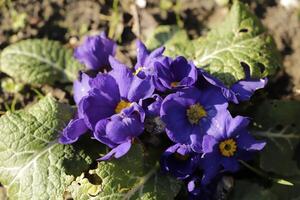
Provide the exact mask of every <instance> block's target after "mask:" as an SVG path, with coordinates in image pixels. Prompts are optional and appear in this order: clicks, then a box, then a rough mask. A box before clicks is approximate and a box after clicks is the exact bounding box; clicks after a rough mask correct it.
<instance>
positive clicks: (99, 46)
mask: <svg viewBox="0 0 300 200" xmlns="http://www.w3.org/2000/svg"><path fill="white" fill-rule="evenodd" d="M116 46H117V45H116V43H115V42H114V41H112V40H110V39H108V38H107V37H106V35H105V33H104V32H103V33H101V34H100V35H96V36H89V37H87V38H86V39H85V41H84V43H83V44H82V45H80V46H78V47H77V48H76V49H75V51H74V57H75V58H76V59H78V60H79V62H81V63H83V64H85V66H86V67H87V68H88V69H92V70H100V69H103V68H105V67H109V62H108V57H109V56H110V55H112V56H114V55H115V53H116Z"/></svg>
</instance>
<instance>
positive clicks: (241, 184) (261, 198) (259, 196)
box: [229, 180, 279, 200]
mask: <svg viewBox="0 0 300 200" xmlns="http://www.w3.org/2000/svg"><path fill="white" fill-rule="evenodd" d="M229 199H230V200H279V198H278V197H277V196H276V195H274V194H273V193H272V192H271V191H270V189H268V188H264V187H263V186H261V185H258V184H257V183H255V182H250V181H245V180H238V181H236V182H235V187H234V190H233V192H232V195H231V196H230V197H229Z"/></svg>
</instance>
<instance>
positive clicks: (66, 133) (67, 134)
mask: <svg viewBox="0 0 300 200" xmlns="http://www.w3.org/2000/svg"><path fill="white" fill-rule="evenodd" d="M87 131H88V128H87V126H86V125H85V123H84V120H83V119H72V120H71V121H70V122H69V124H68V125H67V127H66V128H64V130H63V132H62V134H61V136H60V138H59V142H60V143H62V144H70V143H73V142H76V141H77V140H78V138H79V137H80V136H81V135H83V134H84V133H86V132H87Z"/></svg>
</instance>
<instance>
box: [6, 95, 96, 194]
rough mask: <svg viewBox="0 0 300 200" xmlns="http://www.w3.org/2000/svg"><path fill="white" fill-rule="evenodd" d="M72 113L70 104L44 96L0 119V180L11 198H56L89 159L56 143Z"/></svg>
mask: <svg viewBox="0 0 300 200" xmlns="http://www.w3.org/2000/svg"><path fill="white" fill-rule="evenodd" d="M72 115H73V109H71V107H70V106H68V105H64V104H61V103H58V102H56V101H55V100H54V99H53V98H52V97H49V96H47V97H45V98H44V99H42V100H40V101H39V102H38V103H36V104H34V105H32V106H31V107H28V108H27V109H25V110H20V111H16V112H8V113H7V114H5V115H3V116H2V117H1V118H0V130H1V131H0V137H1V140H0V182H1V183H2V184H3V185H4V187H5V188H6V190H7V195H8V197H9V199H14V200H32V199H34V200H35V199H39V200H49V199H53V200H59V199H63V194H64V192H65V189H66V187H67V185H69V184H70V183H71V181H72V180H73V179H74V177H76V176H78V175H80V174H81V173H82V172H83V171H84V170H87V169H88V167H89V164H90V163H91V159H90V158H89V157H88V156H86V154H85V153H84V152H83V151H81V150H79V149H76V148H75V147H73V146H71V145H61V144H59V143H58V142H57V137H58V133H59V131H60V130H61V129H62V128H63V127H64V126H65V124H66V123H67V122H68V121H69V120H70V118H71V117H72Z"/></svg>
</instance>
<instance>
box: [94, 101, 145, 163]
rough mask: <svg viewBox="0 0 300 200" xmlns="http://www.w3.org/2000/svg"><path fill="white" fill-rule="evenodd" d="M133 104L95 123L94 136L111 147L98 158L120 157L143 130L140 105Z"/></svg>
mask: <svg viewBox="0 0 300 200" xmlns="http://www.w3.org/2000/svg"><path fill="white" fill-rule="evenodd" d="M133 104H134V105H133V106H131V107H129V108H127V109H125V110H124V112H123V113H122V114H116V115H113V116H112V117H111V118H109V119H104V120H100V121H99V122H98V123H97V125H96V128H95V129H96V130H95V132H94V136H95V138H96V139H97V140H99V141H100V142H102V143H104V144H106V145H108V146H109V147H111V148H113V149H112V150H111V151H110V152H109V153H108V154H106V155H105V156H103V157H102V158H100V159H99V160H108V159H110V158H111V157H115V158H120V157H121V156H123V155H125V154H126V153H127V152H128V151H129V149H130V147H131V144H132V141H133V139H134V138H135V137H138V136H139V135H140V134H141V133H142V132H143V130H144V124H143V121H144V116H143V115H141V110H140V107H139V106H138V105H137V104H136V103H133Z"/></svg>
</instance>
